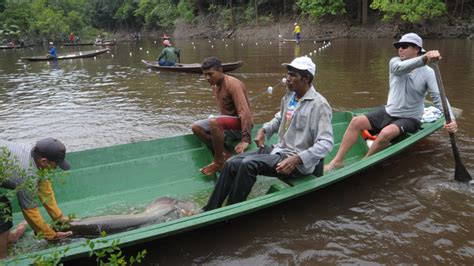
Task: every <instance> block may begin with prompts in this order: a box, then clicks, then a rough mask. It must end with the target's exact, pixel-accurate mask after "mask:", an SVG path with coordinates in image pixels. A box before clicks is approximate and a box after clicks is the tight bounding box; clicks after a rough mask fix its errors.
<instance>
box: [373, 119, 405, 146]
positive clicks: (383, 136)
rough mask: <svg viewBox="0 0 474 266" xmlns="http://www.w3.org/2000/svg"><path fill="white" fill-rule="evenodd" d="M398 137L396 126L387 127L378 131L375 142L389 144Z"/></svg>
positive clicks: (398, 130)
mask: <svg viewBox="0 0 474 266" xmlns="http://www.w3.org/2000/svg"><path fill="white" fill-rule="evenodd" d="M398 135H400V129H399V128H398V127H397V126H396V125H393V124H392V125H388V126H386V127H384V128H383V129H382V131H380V133H379V135H378V136H377V140H378V141H380V142H381V143H387V144H388V143H389V142H390V141H391V140H392V139H394V138H396V137H397V136H398Z"/></svg>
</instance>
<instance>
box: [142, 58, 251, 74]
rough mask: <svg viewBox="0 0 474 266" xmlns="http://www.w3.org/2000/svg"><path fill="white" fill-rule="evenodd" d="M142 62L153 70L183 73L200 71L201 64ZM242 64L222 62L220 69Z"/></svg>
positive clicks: (229, 68) (227, 69)
mask: <svg viewBox="0 0 474 266" xmlns="http://www.w3.org/2000/svg"><path fill="white" fill-rule="evenodd" d="M142 62H143V63H144V64H145V65H146V66H147V67H148V68H151V69H154V70H164V71H173V72H184V73H199V74H201V73H202V70H201V64H199V63H193V64H176V66H160V65H158V64H157V63H156V62H155V61H145V60H142ZM243 64H244V62H242V61H237V62H230V63H222V69H223V70H224V72H229V71H232V70H235V69H237V68H239V67H241V66H242V65H243Z"/></svg>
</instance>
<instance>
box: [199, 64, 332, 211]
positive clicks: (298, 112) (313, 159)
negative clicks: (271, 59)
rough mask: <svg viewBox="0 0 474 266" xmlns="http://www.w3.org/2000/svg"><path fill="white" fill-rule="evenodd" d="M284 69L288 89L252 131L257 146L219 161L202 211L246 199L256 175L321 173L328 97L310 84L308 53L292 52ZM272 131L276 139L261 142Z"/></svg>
mask: <svg viewBox="0 0 474 266" xmlns="http://www.w3.org/2000/svg"><path fill="white" fill-rule="evenodd" d="M283 65H284V66H286V69H287V86H288V90H287V92H286V94H285V95H284V96H283V98H282V99H281V104H280V110H279V111H278V112H277V113H276V114H275V117H274V118H273V119H272V120H271V121H269V122H268V123H265V124H264V125H263V127H262V128H260V129H259V130H258V132H257V135H256V136H255V144H256V145H257V147H258V149H257V150H255V151H249V152H246V153H244V154H240V155H235V156H233V157H232V158H230V159H229V160H228V161H227V162H226V163H225V164H224V167H223V169H222V171H221V174H220V175H219V179H218V180H217V183H216V185H215V187H214V191H213V192H212V195H211V197H210V198H209V200H208V202H207V204H206V206H204V208H203V211H210V210H214V209H216V208H219V207H221V206H222V204H223V203H224V200H225V199H226V198H227V197H228V199H227V205H231V204H235V203H238V202H241V201H244V200H245V199H247V196H248V195H249V193H250V191H251V190H252V187H253V185H254V184H255V182H256V180H257V176H258V175H266V176H274V177H278V178H281V179H283V180H285V179H296V178H300V177H303V176H307V175H311V174H314V175H316V176H321V175H322V174H323V164H324V163H323V162H324V158H325V157H326V156H327V155H328V154H329V152H330V151H331V150H332V147H333V143H334V140H333V132H332V124H331V119H332V111H331V106H330V105H329V103H328V101H327V100H326V99H325V98H324V96H322V95H321V94H320V93H319V92H317V91H316V89H315V88H314V86H313V85H312V81H313V79H314V76H315V73H316V65H315V64H314V63H313V61H312V60H311V58H309V57H304V56H303V57H297V58H295V59H294V60H293V61H292V62H291V63H289V64H283ZM274 134H278V143H277V144H275V145H265V140H269V139H270V138H271V137H272V136H273V135H274Z"/></svg>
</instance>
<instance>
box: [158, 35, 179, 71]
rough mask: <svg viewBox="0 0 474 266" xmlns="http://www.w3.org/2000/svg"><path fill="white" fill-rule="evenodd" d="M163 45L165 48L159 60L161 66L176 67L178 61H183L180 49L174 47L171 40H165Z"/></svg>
mask: <svg viewBox="0 0 474 266" xmlns="http://www.w3.org/2000/svg"><path fill="white" fill-rule="evenodd" d="M163 45H164V46H165V48H163V50H162V51H161V53H160V55H159V56H158V60H157V61H158V64H159V65H160V66H174V65H176V61H178V62H179V61H181V60H180V50H179V49H178V48H176V47H173V46H172V45H171V42H170V41H169V40H164V41H163Z"/></svg>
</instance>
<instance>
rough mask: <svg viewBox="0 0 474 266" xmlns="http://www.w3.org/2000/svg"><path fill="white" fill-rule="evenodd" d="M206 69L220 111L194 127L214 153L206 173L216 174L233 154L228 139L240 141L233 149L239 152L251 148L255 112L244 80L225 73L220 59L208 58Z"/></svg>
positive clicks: (204, 67)
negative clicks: (253, 112) (251, 107)
mask: <svg viewBox="0 0 474 266" xmlns="http://www.w3.org/2000/svg"><path fill="white" fill-rule="evenodd" d="M202 72H203V74H204V76H205V77H206V80H207V81H208V82H209V84H210V85H211V88H212V95H213V96H214V98H215V100H216V103H217V107H218V108H219V111H220V114H219V115H218V116H210V117H209V118H207V119H203V120H199V121H196V122H194V123H193V125H192V127H191V129H192V131H193V133H194V135H196V136H197V137H198V138H199V139H200V140H201V141H202V142H203V143H204V144H206V145H207V147H208V148H209V149H210V150H211V151H212V152H213V154H214V160H213V161H212V162H211V163H210V164H209V165H207V166H205V167H203V168H201V169H200V171H201V172H202V173H203V174H205V175H212V174H214V173H215V172H217V171H218V170H220V169H221V168H222V166H223V165H224V163H225V161H226V160H227V159H228V158H229V157H231V156H232V151H231V148H230V147H228V148H227V149H226V148H225V144H224V141H225V140H240V142H239V144H237V145H236V146H235V148H234V149H233V150H234V151H235V152H236V153H238V154H239V153H243V152H244V151H245V150H246V149H247V148H248V146H249V145H250V142H251V139H252V137H251V131H252V123H253V115H252V111H251V109H250V102H249V98H248V95H247V88H246V87H245V85H244V83H243V82H242V81H240V80H238V79H237V78H235V77H232V76H229V75H226V74H224V71H223V69H222V63H221V61H220V60H219V59H217V58H216V57H208V58H206V59H204V61H203V62H202Z"/></svg>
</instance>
